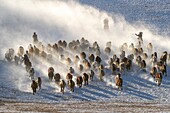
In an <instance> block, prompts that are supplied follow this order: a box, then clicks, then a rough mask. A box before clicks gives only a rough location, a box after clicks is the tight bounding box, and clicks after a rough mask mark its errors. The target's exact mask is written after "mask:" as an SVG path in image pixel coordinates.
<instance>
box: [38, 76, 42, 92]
mask: <svg viewBox="0 0 170 113" xmlns="http://www.w3.org/2000/svg"><path fill="white" fill-rule="evenodd" d="M37 84H38V87H39V90H40V89H41V84H42V80H41V77H38V80H37Z"/></svg>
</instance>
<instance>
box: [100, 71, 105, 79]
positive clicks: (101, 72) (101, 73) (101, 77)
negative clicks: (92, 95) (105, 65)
mask: <svg viewBox="0 0 170 113" xmlns="http://www.w3.org/2000/svg"><path fill="white" fill-rule="evenodd" d="M103 76H105V72H104V70H103V69H101V70H100V72H99V79H100V81H103Z"/></svg>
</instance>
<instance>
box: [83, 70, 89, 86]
mask: <svg viewBox="0 0 170 113" xmlns="http://www.w3.org/2000/svg"><path fill="white" fill-rule="evenodd" d="M88 79H89V75H88V74H87V73H83V81H84V85H88Z"/></svg>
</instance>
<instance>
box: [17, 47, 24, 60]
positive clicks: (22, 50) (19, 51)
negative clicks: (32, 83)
mask: <svg viewBox="0 0 170 113" xmlns="http://www.w3.org/2000/svg"><path fill="white" fill-rule="evenodd" d="M23 55H24V48H23V47H22V46H20V47H19V49H18V56H19V57H20V58H21V57H23Z"/></svg>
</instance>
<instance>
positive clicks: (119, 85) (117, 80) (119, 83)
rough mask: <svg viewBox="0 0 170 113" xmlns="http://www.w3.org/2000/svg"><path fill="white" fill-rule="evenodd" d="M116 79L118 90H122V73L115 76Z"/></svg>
mask: <svg viewBox="0 0 170 113" xmlns="http://www.w3.org/2000/svg"><path fill="white" fill-rule="evenodd" d="M115 81H116V86H117V87H118V90H119V89H120V90H122V85H123V79H122V78H121V75H120V73H118V75H117V76H116V77H115Z"/></svg>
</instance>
